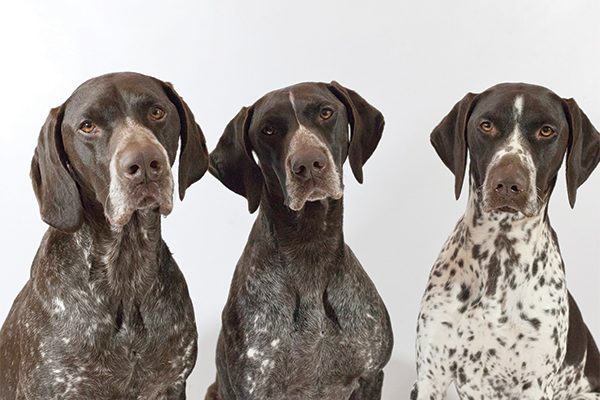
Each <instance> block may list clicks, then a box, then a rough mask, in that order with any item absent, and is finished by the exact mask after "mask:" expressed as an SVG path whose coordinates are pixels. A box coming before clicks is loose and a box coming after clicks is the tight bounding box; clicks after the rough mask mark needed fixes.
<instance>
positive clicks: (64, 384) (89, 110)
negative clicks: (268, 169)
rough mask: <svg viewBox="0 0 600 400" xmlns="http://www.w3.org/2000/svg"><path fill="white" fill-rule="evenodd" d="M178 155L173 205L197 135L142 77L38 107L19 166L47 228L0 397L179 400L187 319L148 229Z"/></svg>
mask: <svg viewBox="0 0 600 400" xmlns="http://www.w3.org/2000/svg"><path fill="white" fill-rule="evenodd" d="M180 142H181V146H179V143H180ZM178 147H179V148H180V156H179V171H178V176H179V195H180V197H181V198H183V195H184V193H185V191H186V189H187V188H188V187H189V186H190V185H191V184H193V183H194V182H196V181H197V180H198V179H200V178H201V177H202V175H203V174H204V173H205V171H206V170H207V167H208V152H207V150H206V145H205V141H204V136H203V134H202V131H201V130H200V128H199V126H198V125H197V124H196V122H195V121H194V117H193V114H192V113H191V111H190V110H189V108H188V106H187V105H186V103H185V102H184V101H183V99H182V98H181V97H180V96H179V95H178V94H177V93H176V92H175V91H174V89H173V88H172V86H171V85H170V84H168V83H165V82H162V81H160V80H158V79H155V78H152V77H149V76H145V75H141V74H136V73H114V74H108V75H103V76H100V77H97V78H93V79H91V80H89V81H87V82H85V83H84V84H82V85H81V86H80V87H79V88H77V89H76V90H75V92H74V93H73V94H72V95H71V96H70V97H69V98H68V99H67V101H65V103H64V104H63V105H61V106H60V107H57V108H55V109H53V110H52V111H51V112H50V115H49V116H48V118H47V120H46V123H45V124H44V126H43V127H42V130H41V132H40V135H39V141H38V145H37V147H36V149H35V153H34V157H33V160H32V163H31V178H32V183H33V188H34V191H35V194H36V197H37V200H38V203H39V207H40V213H41V216H42V219H43V220H44V221H45V222H46V223H48V224H49V225H50V228H49V229H48V231H47V232H46V235H45V236H44V239H43V241H42V243H41V245H40V249H39V251H38V253H37V255H36V258H35V259H34V261H33V265H32V273H31V279H30V280H29V281H28V282H27V283H26V285H25V287H24V288H23V290H22V291H21V293H20V294H19V296H18V297H17V299H16V300H15V302H14V305H13V308H12V309H11V312H10V314H9V316H8V318H7V320H6V322H5V323H4V325H3V328H2V331H1V332H0V398H2V399H14V398H35V399H41V398H58V397H61V396H65V398H89V399H92V398H93V399H114V398H119V399H138V398H144V399H182V398H185V382H186V378H187V376H188V375H189V373H190V372H191V370H192V368H193V366H194V363H195V360H196V340H197V339H196V338H197V333H196V327H195V322H194V312H193V308H192V304H191V300H190V298H189V294H188V291H187V286H186V283H185V280H184V279H183V276H182V274H181V272H180V271H179V269H178V267H177V265H176V264H175V261H174V260H173V258H172V257H171V253H170V252H169V249H168V248H167V246H166V244H165V243H164V241H163V240H162V238H161V229H160V219H161V216H165V215H168V214H169V213H170V212H171V210H172V208H173V200H172V197H173V186H174V182H173V176H172V171H171V166H172V165H173V163H174V161H175V158H176V154H177V150H178ZM61 398H62V397H61Z"/></svg>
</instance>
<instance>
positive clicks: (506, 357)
mask: <svg viewBox="0 0 600 400" xmlns="http://www.w3.org/2000/svg"><path fill="white" fill-rule="evenodd" d="M431 142H432V144H433V146H434V148H435V150H436V151H437V153H438V155H439V156H440V158H441V159H442V161H443V162H444V164H445V165H446V166H447V167H448V168H449V169H450V170H451V171H452V172H453V173H454V175H455V194H456V198H457V199H458V197H459V195H460V191H461V187H462V184H463V179H464V173H465V168H466V161H467V152H468V154H469V158H470V194H469V200H468V206H467V210H466V212H465V214H464V216H463V217H462V219H461V220H460V221H459V222H458V224H457V226H456V228H455V229H454V232H453V233H452V235H451V236H450V238H449V239H448V241H447V242H446V244H445V245H444V247H443V249H442V252H441V254H440V256H439V258H438V259H437V261H436V262H435V265H434V266H433V269H432V271H431V275H430V277H429V282H428V285H427V289H426V290H425V294H424V298H423V303H422V306H421V311H420V315H419V319H418V326H417V341H416V351H417V380H416V383H415V385H414V387H413V390H412V393H411V399H413V400H421V399H427V400H436V399H443V398H445V397H446V390H447V388H448V386H449V385H450V384H451V383H454V384H455V386H456V389H457V391H458V394H459V396H460V398H461V399H511V400H512V399H520V400H524V399H527V400H529V399H531V400H533V399H535V400H540V399H544V400H592V399H595V400H598V399H600V355H599V354H598V349H597V347H596V345H595V343H594V340H593V339H592V336H591V334H590V332H589V330H588V328H587V327H586V325H585V324H584V322H583V319H582V316H581V314H580V312H579V309H578V308H577V305H576V303H575V301H574V300H573V298H572V297H571V295H570V293H569V292H568V290H567V287H566V283H565V273H564V266H563V260H562V258H561V254H560V250H559V247H558V241H557V237H556V234H555V232H554V230H553V229H552V227H551V225H550V221H549V219H548V200H549V198H550V195H551V194H552V191H553V189H554V186H555V183H556V177H557V173H558V170H559V168H560V166H561V164H562V162H563V158H565V154H566V171H567V189H568V194H569V201H570V204H571V206H572V207H573V206H574V204H575V198H576V192H577V188H578V187H579V186H580V185H582V184H583V183H584V182H585V180H586V179H587V178H588V177H589V175H590V174H591V173H592V171H593V170H594V168H595V167H596V165H597V164H598V162H599V160H600V134H599V133H598V131H597V130H596V129H595V128H594V127H593V125H592V124H591V122H590V121H589V119H588V117H587V116H586V115H585V114H584V112H583V111H582V110H581V109H580V108H579V106H578V105H577V103H576V102H575V101H574V100H573V99H562V98H560V97H559V96H557V95H556V94H554V93H553V92H552V91H550V90H548V89H546V88H544V87H540V86H535V85H530V84H519V83H505V84H499V85H497V86H494V87H492V88H490V89H488V90H486V91H485V92H483V93H481V94H473V93H469V94H467V95H466V96H465V97H464V98H463V99H462V100H461V101H459V102H458V103H457V104H456V105H455V106H454V108H453V109H452V110H451V111H450V113H449V114H448V115H447V116H446V117H445V118H444V119H443V120H442V121H441V123H440V124H439V125H438V126H437V127H436V128H435V129H434V130H433V132H432V134H431Z"/></svg>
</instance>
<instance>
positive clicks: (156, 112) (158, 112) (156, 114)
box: [150, 106, 166, 121]
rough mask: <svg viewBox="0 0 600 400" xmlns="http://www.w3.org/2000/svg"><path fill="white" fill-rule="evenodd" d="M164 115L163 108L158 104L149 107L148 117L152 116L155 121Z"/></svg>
mask: <svg viewBox="0 0 600 400" xmlns="http://www.w3.org/2000/svg"><path fill="white" fill-rule="evenodd" d="M165 115H166V112H165V110H163V109H162V108H160V107H158V106H154V107H152V108H151V109H150V118H152V119H153V120H155V121H160V120H161V119H163V118H164V117H165Z"/></svg>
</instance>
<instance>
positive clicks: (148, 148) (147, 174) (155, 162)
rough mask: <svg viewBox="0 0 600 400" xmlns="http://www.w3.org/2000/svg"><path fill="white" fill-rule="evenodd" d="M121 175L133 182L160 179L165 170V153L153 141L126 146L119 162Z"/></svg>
mask: <svg viewBox="0 0 600 400" xmlns="http://www.w3.org/2000/svg"><path fill="white" fill-rule="evenodd" d="M118 166H119V172H120V174H121V176H123V177H124V178H126V179H129V180H130V181H132V182H133V183H142V182H146V181H150V182H153V181H156V180H158V179H159V178H160V177H161V175H162V172H163V170H164V168H163V167H164V154H163V153H162V152H161V151H160V149H159V148H158V146H156V145H155V144H153V143H144V144H140V143H135V144H132V145H130V146H128V147H126V148H125V149H124V150H123V151H122V153H121V157H120V159H119V162H118Z"/></svg>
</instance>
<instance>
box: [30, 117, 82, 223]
mask: <svg viewBox="0 0 600 400" xmlns="http://www.w3.org/2000/svg"><path fill="white" fill-rule="evenodd" d="M63 113H64V105H62V106H60V107H58V108H53V109H52V110H50V114H48V118H47V119H46V123H45V124H44V126H43V127H42V130H41V132H40V137H39V139H38V144H37V147H36V148H35V152H34V154H33V159H32V160H31V172H30V176H31V181H32V184H33V191H34V192H35V196H36V198H37V201H38V205H39V207H40V214H41V215H42V220H44V222H46V223H47V224H48V225H50V226H52V227H54V228H56V229H58V230H61V231H63V232H66V233H73V232H75V231H77V230H78V229H79V228H80V227H81V224H82V223H83V207H82V205H81V199H80V197H79V189H78V188H77V184H76V183H75V180H73V178H72V177H71V174H70V173H69V171H68V170H67V155H66V154H65V151H64V148H63V142H62V135H61V128H60V126H61V124H62V118H63Z"/></svg>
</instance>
